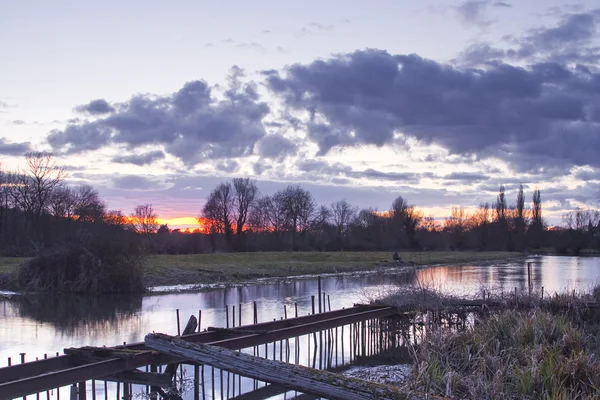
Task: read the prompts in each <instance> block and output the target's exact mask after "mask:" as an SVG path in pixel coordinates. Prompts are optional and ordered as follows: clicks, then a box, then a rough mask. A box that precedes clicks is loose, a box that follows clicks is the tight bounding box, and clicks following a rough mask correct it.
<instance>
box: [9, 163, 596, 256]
mask: <svg viewBox="0 0 600 400" xmlns="http://www.w3.org/2000/svg"><path fill="white" fill-rule="evenodd" d="M25 161H26V163H25V165H26V167H25V168H23V169H21V170H18V171H13V172H8V171H3V170H2V169H1V168H0V187H1V189H2V190H1V191H0V254H2V255H5V256H17V255H31V254H33V253H35V252H36V251H37V250H39V249H40V248H44V247H46V248H48V247H51V246H53V245H56V244H58V243H61V242H65V241H69V240H72V239H73V238H74V237H79V236H81V235H85V234H89V233H94V234H103V235H109V236H110V235H111V234H112V233H114V232H115V231H120V232H125V233H126V234H127V235H130V236H131V237H135V238H137V239H139V240H142V241H143V242H144V244H145V246H146V247H147V249H148V250H149V251H151V252H154V253H169V254H183V253H199V252H215V251H276V250H294V251H296V250H303V251H359V250H360V251H369V250H379V251H388V250H394V251H396V250H404V249H410V250H467V249H470V250H512V251H524V250H534V251H535V250H539V249H542V248H543V249H553V250H555V251H557V252H561V253H573V254H578V253H579V252H580V251H581V250H583V249H586V248H594V249H600V216H599V213H598V212H597V211H593V210H581V209H577V210H575V211H573V212H570V213H567V214H565V216H564V218H563V226H561V227H558V228H557V227H548V226H547V224H546V223H545V221H544V218H543V216H542V198H541V192H540V191H539V190H535V191H534V192H533V193H532V195H531V198H530V199H531V200H530V201H528V200H527V199H526V196H525V193H524V191H523V187H522V186H520V188H519V190H518V192H517V197H516V199H515V202H514V203H512V204H511V203H510V201H509V199H507V196H506V193H505V192H506V191H505V188H504V186H500V188H499V191H498V194H497V196H496V199H495V201H493V202H487V203H483V204H481V205H479V207H477V208H476V209H475V210H474V211H472V212H470V213H469V212H467V211H466V210H465V208H464V207H460V206H457V207H454V208H453V209H452V212H451V215H450V216H448V217H447V218H445V219H444V220H443V221H440V220H436V219H435V218H433V217H432V216H425V214H424V212H423V211H422V210H420V209H418V208H417V207H416V206H415V205H413V204H410V202H409V201H408V200H407V199H406V198H404V197H403V196H398V197H397V198H396V199H395V200H394V201H393V202H392V204H391V205H390V207H389V209H386V210H377V209H373V208H358V207H355V206H353V205H352V204H351V202H349V201H348V200H347V199H340V200H337V201H334V202H332V203H331V204H328V205H323V204H317V202H316V201H315V199H314V197H313V195H312V194H311V193H310V192H309V191H308V190H306V189H304V188H302V187H301V186H299V185H289V186H287V187H285V188H283V189H280V190H278V191H277V192H276V193H274V194H272V195H262V194H261V193H260V191H259V189H258V187H257V184H256V182H255V181H254V180H252V179H250V178H234V179H232V180H231V181H227V182H223V183H221V184H219V185H218V186H217V187H215V188H214V189H213V190H212V191H211V192H210V194H209V196H208V198H207V200H206V202H205V203H204V206H203V207H202V210H201V212H200V213H199V215H198V222H199V228H198V229H197V230H195V231H194V232H193V233H190V234H186V233H184V232H181V231H180V230H178V229H175V230H171V229H170V228H169V227H168V226H167V225H166V224H165V225H159V224H158V222H157V218H158V216H157V214H156V212H155V210H154V209H153V207H152V205H151V204H141V205H138V206H137V207H135V209H134V210H132V212H131V213H130V214H126V213H123V212H122V211H121V210H109V209H108V208H107V205H106V203H105V202H104V201H103V200H102V199H101V198H100V196H99V194H98V191H97V190H96V189H94V188H93V187H92V186H90V185H86V184H84V185H79V186H69V185H67V184H66V183H65V176H66V172H65V170H64V168H62V167H61V166H59V165H58V164H57V162H56V159H55V158H54V157H53V155H52V154H51V153H44V152H31V153H27V154H26V155H25Z"/></svg>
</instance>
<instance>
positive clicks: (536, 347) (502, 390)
mask: <svg viewBox="0 0 600 400" xmlns="http://www.w3.org/2000/svg"><path fill="white" fill-rule="evenodd" d="M599 292H600V289H596V290H594V292H593V293H592V295H586V296H583V298H585V299H590V298H592V296H596V295H598V293H599ZM599 354H600V312H599V311H598V310H597V309H586V308H585V306H584V302H583V301H582V300H580V299H577V298H575V297H572V296H567V295H563V296H555V297H553V298H551V299H547V300H546V301H541V300H540V301H538V302H537V303H536V304H533V303H531V308H528V309H527V308H525V307H522V308H519V309H503V310H502V311H495V312H492V313H490V314H488V315H487V316H486V317H485V318H481V319H479V320H478V321H477V323H476V324H474V325H473V326H472V327H470V328H468V329H467V330H465V331H461V332H456V331H451V330H448V329H442V328H436V329H434V330H433V331H432V332H430V334H429V336H428V337H427V340H424V341H423V343H422V344H421V346H420V347H419V348H418V349H417V350H415V352H414V372H413V377H412V381H411V383H410V384H411V386H412V387H413V388H414V389H416V390H419V391H425V392H428V393H430V394H434V395H441V396H447V397H450V398H461V399H597V398H600V360H599V358H598V355H599Z"/></svg>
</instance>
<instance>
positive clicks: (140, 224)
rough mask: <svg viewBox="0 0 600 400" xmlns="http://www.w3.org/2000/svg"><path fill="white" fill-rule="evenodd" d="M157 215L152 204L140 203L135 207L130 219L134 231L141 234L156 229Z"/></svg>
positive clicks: (146, 233)
mask: <svg viewBox="0 0 600 400" xmlns="http://www.w3.org/2000/svg"><path fill="white" fill-rule="evenodd" d="M156 219H157V215H156V213H155V212H154V208H152V204H140V205H138V206H136V207H135V211H134V213H133V214H132V215H131V221H132V223H133V226H134V227H135V230H136V232H138V233H141V234H143V235H146V236H148V235H150V234H151V233H153V232H155V231H156V230H157V229H158V221H157V220H156Z"/></svg>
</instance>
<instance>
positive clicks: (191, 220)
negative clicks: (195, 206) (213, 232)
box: [156, 216, 208, 232]
mask: <svg viewBox="0 0 600 400" xmlns="http://www.w3.org/2000/svg"><path fill="white" fill-rule="evenodd" d="M204 220H205V219H204V218H202V219H201V221H198V218H197V217H185V216H181V217H172V218H157V220H156V221H157V222H158V223H159V224H160V225H164V224H167V225H168V226H169V228H170V229H182V230H183V229H190V230H192V231H193V230H195V229H199V230H200V231H201V232H205V231H206V226H207V225H208V224H207V223H206V222H204Z"/></svg>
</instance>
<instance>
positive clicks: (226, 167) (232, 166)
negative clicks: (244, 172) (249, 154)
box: [216, 160, 240, 174]
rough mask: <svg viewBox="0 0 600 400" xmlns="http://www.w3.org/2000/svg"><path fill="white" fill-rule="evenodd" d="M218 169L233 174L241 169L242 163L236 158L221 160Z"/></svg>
mask: <svg viewBox="0 0 600 400" xmlns="http://www.w3.org/2000/svg"><path fill="white" fill-rule="evenodd" d="M216 167H217V171H221V172H225V173H228V174H233V173H235V172H237V171H238V170H239V169H240V164H239V163H238V162H237V161H235V160H224V161H220V162H218V163H217V165H216Z"/></svg>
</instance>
